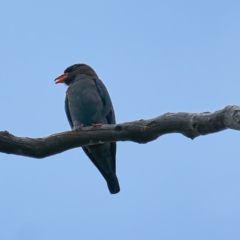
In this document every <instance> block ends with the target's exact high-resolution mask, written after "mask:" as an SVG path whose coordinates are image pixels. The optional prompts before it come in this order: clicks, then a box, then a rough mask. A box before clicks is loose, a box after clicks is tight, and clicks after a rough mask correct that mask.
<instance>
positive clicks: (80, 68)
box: [55, 63, 120, 194]
mask: <svg viewBox="0 0 240 240" xmlns="http://www.w3.org/2000/svg"><path fill="white" fill-rule="evenodd" d="M55 83H65V84H66V85H67V86H68V89H67V91H66V98H65V112H66V115H67V119H68V122H69V124H70V126H71V128H72V130H78V129H81V128H82V127H84V126H94V127H97V126H100V125H102V124H115V123H116V119H115V113H114V108H113V105H112V101H111V98H110V96H109V93H108V91H107V88H106V87H105V85H104V84H103V82H102V81H101V80H100V79H99V78H98V75H97V74H96V72H95V71H94V70H93V69H92V68H91V67H90V66H88V65H87V64H83V63H79V64H74V65H71V66H70V67H68V68H66V69H65V71H64V73H63V74H62V75H60V76H59V77H57V78H56V79H55ZM116 148H117V147H116V142H110V143H103V144H97V145H91V146H84V147H82V149H83V151H84V152H85V154H86V155H87V156H88V158H89V159H90V160H91V161H92V163H93V164H94V165H95V166H96V167H97V169H98V170H99V171H100V173H101V174H102V176H103V177H104V179H105V180H106V182H107V185H108V189H109V192H110V193H111V194H116V193H118V192H119V191H120V186H119V182H118V178H117V175H116Z"/></svg>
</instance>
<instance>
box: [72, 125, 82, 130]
mask: <svg viewBox="0 0 240 240" xmlns="http://www.w3.org/2000/svg"><path fill="white" fill-rule="evenodd" d="M83 127H84V125H83V124H81V125H80V126H77V127H74V128H73V131H82V128H83Z"/></svg>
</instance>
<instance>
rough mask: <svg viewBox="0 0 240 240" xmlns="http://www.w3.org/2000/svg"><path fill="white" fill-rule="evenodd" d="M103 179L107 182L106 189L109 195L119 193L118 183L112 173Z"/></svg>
mask: <svg viewBox="0 0 240 240" xmlns="http://www.w3.org/2000/svg"><path fill="white" fill-rule="evenodd" d="M105 179H106V181H107V185H108V189H109V192H110V193H111V194H116V193H118V192H120V186H119V183H118V179H117V176H116V174H115V173H114V172H110V173H109V174H107V175H106V176H105Z"/></svg>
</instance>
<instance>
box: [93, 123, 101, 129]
mask: <svg viewBox="0 0 240 240" xmlns="http://www.w3.org/2000/svg"><path fill="white" fill-rule="evenodd" d="M100 126H102V124H101V123H92V127H93V128H92V129H94V128H97V127H100Z"/></svg>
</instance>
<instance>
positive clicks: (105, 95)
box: [68, 79, 117, 177]
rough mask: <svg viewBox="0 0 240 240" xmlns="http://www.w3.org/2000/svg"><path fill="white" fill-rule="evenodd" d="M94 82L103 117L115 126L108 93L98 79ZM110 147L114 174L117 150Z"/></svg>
mask: <svg viewBox="0 0 240 240" xmlns="http://www.w3.org/2000/svg"><path fill="white" fill-rule="evenodd" d="M94 81H95V84H96V87H97V90H98V93H99V95H100V97H101V99H102V102H103V105H104V108H103V116H106V119H107V123H108V124H115V123H116V120H115V113H114V109H113V106H112V101H111V98H110V96H109V93H108V91H107V89H106V87H105V85H104V84H103V82H102V81H101V80H100V79H95V80H94ZM69 118H70V117H68V119H69ZM69 122H70V121H69ZM110 147H111V166H112V169H113V171H114V173H116V150H117V146H116V143H115V142H111V143H110ZM83 151H84V152H85V153H86V155H87V156H88V157H89V158H90V159H91V160H92V162H93V163H94V164H95V166H96V167H97V168H98V169H99V171H100V172H101V173H102V175H103V176H104V177H105V173H104V171H103V170H102V169H101V167H99V166H98V164H97V162H96V161H95V159H94V158H93V156H92V155H91V154H90V153H89V152H88V150H87V148H85V147H83Z"/></svg>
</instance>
